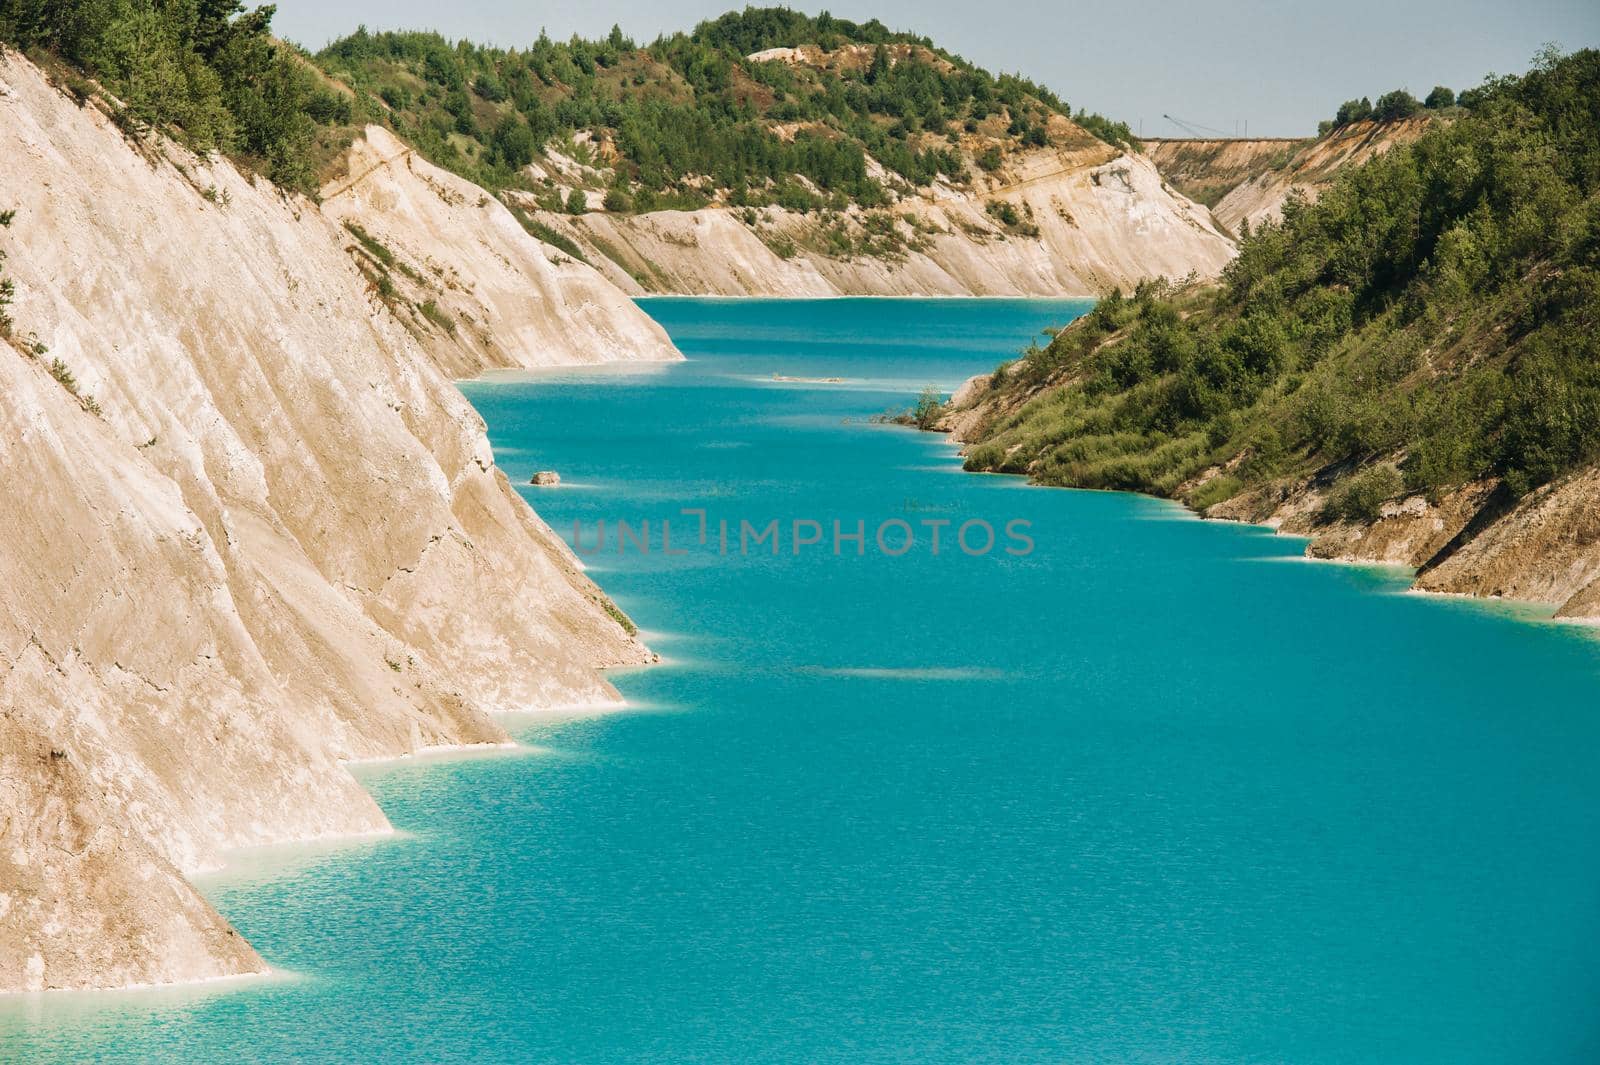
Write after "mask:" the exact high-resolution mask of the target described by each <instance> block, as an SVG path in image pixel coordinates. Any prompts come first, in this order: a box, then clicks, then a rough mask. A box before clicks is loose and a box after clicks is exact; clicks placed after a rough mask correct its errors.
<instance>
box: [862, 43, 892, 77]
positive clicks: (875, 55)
mask: <svg viewBox="0 0 1600 1065" xmlns="http://www.w3.org/2000/svg"><path fill="white" fill-rule="evenodd" d="M888 76H889V49H887V48H885V47H884V46H883V45H881V44H880V45H878V47H876V48H874V49H873V50H872V65H871V66H869V67H868V68H867V84H868V85H878V84H881V83H882V82H883V81H884V80H885V79H886V78H888Z"/></svg>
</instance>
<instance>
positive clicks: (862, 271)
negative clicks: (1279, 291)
mask: <svg viewBox="0 0 1600 1065" xmlns="http://www.w3.org/2000/svg"><path fill="white" fill-rule="evenodd" d="M1062 121H1064V120H1062ZM1073 128H1074V129H1075V128H1076V127H1073ZM1078 143H1079V144H1080V146H1079V147H1077V148H1075V149H1072V150H1066V149H1059V148H1044V149H1036V150H1032V151H1026V152H1016V153H1013V154H1010V155H1008V156H1006V157H1005V160H1004V162H1003V163H1002V165H1001V167H1000V168H999V169H998V170H997V171H995V172H994V173H984V172H983V171H982V170H981V169H980V168H978V167H973V178H972V181H971V184H970V185H969V186H966V187H956V186H952V185H949V184H946V183H943V182H940V183H938V184H936V185H935V186H934V187H933V188H932V189H930V190H928V191H926V192H924V193H922V194H914V195H905V196H902V197H900V198H899V199H898V200H897V201H896V202H894V203H893V204H891V205H889V206H887V207H883V208H874V209H863V208H860V207H851V208H849V209H847V210H842V211H830V212H816V211H813V212H809V213H804V214H802V213H797V212H794V211H788V210H784V209H782V208H779V207H762V208H739V207H733V206H716V207H709V208H705V209H703V210H698V211H658V212H653V213H649V214H638V215H627V214H610V213H606V212H600V211H594V212H590V213H587V214H584V215H581V216H577V217H574V216H570V215H564V214H556V213H553V212H543V213H540V212H538V211H537V204H536V201H535V199H534V197H532V196H528V195H525V194H518V193H514V192H513V193H508V194H507V195H508V196H510V197H512V198H513V200H514V202H518V203H520V204H521V205H522V206H523V207H524V208H526V209H527V210H529V211H530V212H532V213H534V215H535V217H537V219H538V221H539V222H541V223H542V224H544V225H547V226H549V227H551V228H552V229H555V230H557V231H558V232H560V233H562V234H564V235H566V236H567V237H569V238H570V239H571V240H572V241H573V242H574V243H575V244H576V245H577V246H578V247H579V248H581V249H582V252H583V255H584V257H585V258H586V259H587V260H588V261H589V262H590V263H593V264H594V265H595V266H596V267H597V268H598V269H600V270H601V271H602V272H603V273H605V275H606V276H607V277H608V278H610V279H611V280H612V281H613V282H615V283H616V284H617V285H618V286H619V287H620V288H622V289H623V290H625V291H627V292H630V293H634V294H642V293H674V294H684V295H723V296H835V295H886V296H1094V295H1100V294H1103V293H1106V292H1109V291H1111V290H1112V289H1113V288H1116V287H1118V286H1120V287H1122V288H1124V289H1129V288H1131V287H1132V286H1133V285H1134V284H1136V283H1137V282H1138V281H1139V280H1140V279H1142V278H1146V277H1151V276H1156V275H1161V276H1166V277H1172V278H1182V277H1185V276H1188V275H1190V274H1193V275H1195V276H1196V277H1197V278H1209V277H1214V276H1215V275H1216V274H1217V273H1218V272H1219V271H1220V270H1221V269H1222V267H1223V266H1224V265H1225V264H1226V263H1227V262H1228V260H1229V259H1230V258H1231V257H1232V255H1233V244H1232V242H1231V241H1230V240H1229V238H1228V237H1226V236H1224V235H1223V234H1222V233H1221V232H1219V230H1218V229H1217V227H1216V226H1215V225H1214V224H1213V222H1212V220H1211V218H1210V216H1209V214H1208V213H1207V212H1206V210H1205V209H1204V208H1203V207H1200V206H1198V205H1196V204H1194V203H1192V202H1190V201H1189V200H1187V199H1185V198H1184V197H1182V196H1180V195H1177V194H1175V193H1173V192H1172V191H1171V189H1170V188H1168V187H1167V186H1166V185H1165V184H1164V183H1163V181H1162V179H1161V175H1160V174H1159V173H1157V171H1156V168H1155V166H1154V165H1153V164H1152V163H1151V161H1150V160H1149V159H1147V158H1145V157H1144V156H1142V155H1139V154H1137V153H1124V152H1120V151H1118V150H1116V149H1114V148H1112V147H1110V146H1108V145H1105V144H1103V143H1101V142H1099V141H1094V140H1092V139H1091V138H1088V137H1086V136H1085V137H1083V138H1081V140H1080V141H1079V142H1078Z"/></svg>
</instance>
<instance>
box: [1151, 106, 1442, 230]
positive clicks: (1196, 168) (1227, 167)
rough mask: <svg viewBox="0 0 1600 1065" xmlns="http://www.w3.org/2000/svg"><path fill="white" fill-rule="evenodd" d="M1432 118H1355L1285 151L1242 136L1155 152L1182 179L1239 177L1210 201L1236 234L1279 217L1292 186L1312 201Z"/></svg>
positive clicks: (1413, 137)
mask: <svg viewBox="0 0 1600 1065" xmlns="http://www.w3.org/2000/svg"><path fill="white" fill-rule="evenodd" d="M1431 121H1433V119H1430V118H1428V117H1426V116H1420V117H1417V118H1408V119H1405V120H1403V121H1399V122H1386V123H1377V122H1356V123H1352V124H1351V125H1348V126H1345V127H1343V128H1341V129H1336V130H1334V131H1333V132H1332V133H1329V134H1328V135H1327V136H1325V137H1320V138H1318V139H1316V140H1310V141H1302V142H1300V144H1299V145H1298V146H1294V145H1289V146H1288V147H1289V148H1290V149H1291V150H1289V151H1287V152H1285V151H1284V150H1283V148H1284V147H1285V146H1284V144H1283V143H1282V142H1267V143H1269V144H1276V145H1278V147H1277V149H1275V150H1270V151H1269V150H1266V149H1265V148H1264V147H1263V146H1262V142H1260V141H1245V142H1231V143H1236V144H1238V147H1234V148H1230V149H1227V150H1222V151H1217V152H1216V153H1214V154H1211V155H1208V154H1207V153H1205V152H1201V151H1199V150H1197V149H1195V148H1192V147H1191V148H1189V149H1185V148H1183V147H1182V145H1184V144H1189V145H1194V144H1195V143H1196V142H1192V141H1191V142H1179V141H1171V142H1167V143H1168V144H1169V145H1174V147H1172V148H1162V149H1159V150H1158V151H1157V152H1156V153H1155V154H1156V155H1157V157H1158V163H1159V159H1160V157H1161V156H1162V155H1168V156H1170V157H1172V158H1170V160H1169V162H1168V163H1166V164H1165V166H1164V170H1163V172H1166V169H1165V167H1172V168H1173V174H1175V175H1180V176H1181V181H1182V182H1186V183H1191V184H1205V185H1206V186H1207V187H1208V188H1211V187H1214V186H1215V185H1222V184H1227V183H1228V182H1229V181H1231V180H1232V178H1233V177H1235V176H1239V177H1240V180H1238V181H1237V182H1234V183H1233V184H1232V185H1231V186H1230V187H1229V188H1228V189H1227V191H1226V192H1224V193H1223V194H1222V195H1221V196H1220V197H1218V198H1217V199H1216V200H1214V201H1213V202H1212V205H1211V213H1212V214H1213V215H1215V216H1216V220H1217V222H1218V223H1219V224H1220V225H1222V226H1223V227H1224V228H1225V229H1227V231H1228V232H1229V233H1236V232H1238V229H1239V225H1240V223H1242V222H1245V221H1248V222H1249V224H1250V225H1251V226H1252V227H1254V226H1259V225H1260V224H1261V223H1263V222H1268V221H1276V220H1277V219H1278V218H1280V217H1282V214H1283V204H1284V201H1285V200H1287V199H1288V198H1289V195H1290V194H1291V193H1293V192H1295V191H1299V192H1301V193H1303V194H1304V195H1305V196H1306V198H1307V199H1310V200H1315V199H1316V198H1317V195H1318V193H1319V192H1320V191H1321V190H1322V188H1323V187H1324V186H1325V185H1326V184H1327V183H1328V182H1329V181H1332V180H1333V177H1334V175H1335V174H1337V173H1338V172H1339V171H1341V170H1343V169H1344V168H1345V167H1349V166H1358V165H1360V164H1361V163H1364V162H1366V161H1367V160H1368V159H1371V158H1373V157H1374V156H1377V155H1381V154H1382V153H1383V152H1386V151H1388V150H1389V149H1390V148H1392V147H1394V146H1395V145H1397V144H1409V143H1410V142H1411V141H1414V140H1416V139H1417V138H1418V137H1419V136H1421V135H1422V132H1423V131H1424V130H1425V129H1427V128H1428V123H1429V122H1431ZM1201 143H1206V144H1216V143H1217V142H1201ZM1243 161H1248V165H1246V166H1244V167H1243V168H1241V167H1240V166H1239V164H1240V162H1243ZM1213 167H1214V169H1213ZM1171 180H1173V182H1174V184H1179V182H1180V177H1179V176H1174V177H1172V178H1171ZM1180 187H1181V185H1180ZM1208 195H1209V193H1208Z"/></svg>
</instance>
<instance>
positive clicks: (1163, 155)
mask: <svg viewBox="0 0 1600 1065" xmlns="http://www.w3.org/2000/svg"><path fill="white" fill-rule="evenodd" d="M1310 143H1311V138H1294V137H1263V138H1260V139H1257V140H1247V139H1244V138H1239V137H1233V138H1217V139H1214V140H1197V139H1178V138H1173V139H1158V140H1147V141H1143V142H1141V146H1142V147H1143V148H1144V154H1145V155H1147V156H1148V157H1149V158H1150V161H1151V162H1153V163H1155V164H1156V169H1157V170H1159V171H1161V176H1162V177H1164V178H1166V179H1167V181H1168V182H1169V183H1170V184H1171V185H1172V187H1173V188H1175V189H1177V190H1178V191H1179V192H1181V193H1183V194H1184V195H1185V196H1187V197H1189V198H1190V199H1191V200H1193V201H1195V202H1196V203H1199V204H1203V205H1204V206H1206V207H1215V206H1216V204H1217V201H1219V200H1221V199H1222V198H1223V197H1224V196H1226V195H1227V194H1228V193H1230V192H1232V191H1233V190H1234V189H1235V188H1237V187H1238V186H1239V185H1241V184H1243V183H1244V182H1246V181H1250V180H1251V179H1253V178H1255V177H1257V176H1259V175H1261V174H1263V173H1266V172H1267V171H1269V170H1274V169H1277V168H1279V167H1282V166H1284V165H1286V164H1287V163H1288V162H1289V160H1290V158H1291V157H1292V156H1293V155H1294V154H1295V152H1296V151H1298V150H1299V149H1301V148H1303V147H1304V146H1306V145H1307V144H1310Z"/></svg>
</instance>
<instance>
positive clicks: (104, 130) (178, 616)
mask: <svg viewBox="0 0 1600 1065" xmlns="http://www.w3.org/2000/svg"><path fill="white" fill-rule="evenodd" d="M0 205H4V206H5V207H6V208H14V209H15V210H16V217H15V221H14V223H13V224H12V225H11V227H10V228H9V229H5V230H0V241H3V242H4V246H5V248H6V250H7V252H8V253H9V257H8V259H7V261H6V273H7V277H8V278H10V279H11V280H13V281H14V283H15V286H16V299H15V303H14V305H13V307H12V308H11V314H12V315H13V317H14V318H15V324H14V326H13V328H12V332H11V337H10V340H9V341H0V389H3V390H4V393H5V395H6V397H7V399H6V403H5V404H4V405H0V751H3V754H0V916H3V918H4V919H3V921H0V991H15V990H32V989H42V988H72V987H110V986H122V985H127V984H134V983H149V982H166V981H175V980H188V979H197V978H204V977H215V976H222V975H229V974H238V973H248V972H259V971H261V970H262V969H263V968H264V966H263V963H262V961H261V959H260V958H259V957H257V956H256V954H255V952H254V951H253V950H252V949H251V948H250V947H249V945H248V944H246V943H244V942H243V940H242V939H241V938H240V937H238V936H237V935H236V934H234V933H233V931H232V930H231V929H230V928H228V926H227V924H226V922H225V921H224V920H223V919H222V918H220V917H219V916H218V915H217V914H216V913H215V912H214V911H213V910H212V909H211V907H210V906H209V905H208V904H207V903H206V902H205V900H204V899H203V898H201V897H200V896H199V895H198V894H197V893H195V892H194V890H193V889H192V888H191V887H190V886H189V884H188V883H187V881H186V880H184V878H183V877H184V874H188V873H192V872H195V871H198V870H206V869H211V868H215V867H216V866H217V865H218V864H219V863H220V861H221V854H222V852H223V851H224V850H225V849H226V848H229V847H236V846H245V845H251V844H261V843H270V842H277V841H284V840H297V839H308V838H313V837H319V836H334V835H345V834H352V833H371V832H382V831H386V830H387V828H388V826H387V822H386V821H385V818H384V816H383V814H382V812H381V811H380V810H379V809H378V808H377V806H376V805H375V804H374V803H373V802H372V800H371V799H370V798H369V797H368V796H367V795H366V794H365V792H364V791H363V790H362V789H361V788H360V787H359V786H358V785H357V784H356V783H355V781H354V779H353V778H352V777H351V776H350V775H349V773H348V772H347V771H346V770H345V769H344V768H343V766H342V765H341V763H342V762H343V761H344V760H347V759H357V758H378V757H392V756H398V755H403V754H406V753H409V752H414V751H418V750H421V749H424V748H427V747H430V746H435V745H444V744H464V743H500V742H504V741H505V740H506V735H505V733H504V731H503V730H502V729H501V728H500V727H499V726H498V725H497V724H496V723H495V722H494V721H493V720H492V719H491V718H490V716H489V714H491V713H492V712H494V711H498V710H508V709H519V708H528V707H542V706H551V705H555V704H564V703H575V702H594V701H599V700H608V699H610V698H613V697H614V693H613V692H612V691H611V689H610V688H609V686H608V685H607V684H606V683H605V681H604V680H603V679H601V678H600V677H599V676H598V674H597V673H596V671H595V670H596V667H602V666H607V665H613V664H620V663H634V662H641V661H644V660H645V659H646V658H647V657H648V652H646V650H645V649H644V648H643V647H642V646H640V645H639V644H638V643H637V641H636V640H634V639H633V638H632V637H630V636H629V635H628V634H627V633H626V632H624V631H623V629H622V628H621V627H619V625H618V623H617V622H616V621H614V620H613V619H612V618H611V616H609V614H608V613H607V611H606V609H605V602H604V597H603V594H602V593H601V592H599V590H598V589H597V588H595V587H594V585H593V584H592V583H590V582H589V581H588V580H587V579H586V578H585V577H584V576H583V575H582V574H581V572H580V571H579V567H578V566H577V564H576V561H575V559H574V558H573V557H572V556H571V555H570V553H568V552H567V550H566V549H565V547H564V545H562V544H561V542H560V540H559V539H558V538H557V537H556V536H555V535H554V534H553V533H552V532H551V531H550V530H549V529H548V528H547V527H546V526H545V525H544V524H543V523H542V522H541V521H540V520H539V519H538V518H537V516H535V515H534V514H533V512H532V511H530V510H529V509H528V507H527V506H526V504H525V503H524V502H523V501H522V500H521V499H520V498H519V497H518V496H517V495H516V493H515V492H514V491H513V490H512V489H511V487H510V485H509V484H508V482H507V481H506V478H505V477H504V475H503V474H502V473H501V472H500V471H499V470H498V469H496V468H495V466H494V465H493V461H492V456H491V453H490V449H489V446H488V442H487V440H486V438H485V436H484V427H483V424H482V421H481V420H480V419H479V418H478V417H477V415H476V413H475V412H473V411H472V409H471V408H470V406H469V405H468V404H467V403H466V401H465V400H464V399H463V398H462V397H461V396H460V395H459V393H458V392H457V391H456V390H455V389H454V388H453V387H452V385H451V384H450V381H449V379H448V378H447V376H446V373H458V372H476V370H478V369H480V368H482V367H484V366H492V365H515V364H528V363H533V362H560V361H579V360H593V359H595V358H597V357H609V358H664V357H671V356H672V355H673V354H674V353H673V352H672V351H671V348H670V345H667V344H666V343H665V341H664V338H662V337H661V336H660V334H659V332H658V331H656V330H655V329H654V327H653V326H651V325H648V324H647V323H646V321H645V320H644V319H643V316H642V315H638V312H637V311H636V309H634V308H631V307H630V306H628V305H627V304H626V301H621V302H620V304H613V305H612V308H613V309H617V308H618V307H620V308H622V309H623V314H622V316H621V318H619V320H620V321H622V323H623V324H622V325H621V326H616V327H614V328H612V329H611V331H609V332H606V331H603V330H600V329H599V328H586V327H585V326H584V323H585V322H586V321H593V320H595V319H593V318H591V319H585V317H584V313H583V312H582V308H583V307H586V306H588V305H589V304H590V303H597V302H598V301H599V300H600V299H601V298H602V297H601V296H598V295H595V294H596V293H601V294H603V293H604V291H605V290H604V288H603V287H601V286H603V282H602V281H600V280H599V279H598V278H596V277H594V275H592V274H587V273H585V272H584V271H580V270H576V269H574V270H566V271H558V270H556V269H555V268H551V270H550V271H548V272H545V271H543V270H541V269H540V267H539V265H538V263H536V262H534V261H533V252H532V251H530V250H529V249H527V248H525V247H524V248H521V249H520V250H519V249H518V248H517V241H516V240H515V239H510V238H503V237H500V236H498V235H497V236H496V239H500V240H502V241H503V242H502V244H501V245H500V248H501V250H502V251H503V252H504V253H505V254H506V255H507V257H508V258H511V257H512V253H513V252H515V253H516V254H517V256H518V257H516V258H513V260H512V264H511V265H510V266H506V267H505V268H504V269H503V270H502V272H501V273H500V274H498V275H497V277H496V279H495V280H496V283H497V284H501V285H503V286H508V285H511V284H513V282H514V278H515V277H516V270H518V269H521V270H524V271H526V273H525V275H524V276H526V277H527V278H528V279H529V280H528V283H527V284H526V285H525V287H524V299H525V300H526V301H528V302H530V303H532V302H537V301H554V300H559V299H562V298H563V297H571V298H572V299H573V300H575V303H574V302H568V303H567V304H565V305H563V306H562V309H561V310H558V311H554V312H546V311H542V310H530V309H525V308H524V309H520V310H519V309H518V308H517V307H515V306H511V305H509V304H508V302H507V300H506V297H505V295H504V292H503V291H501V290H496V291H494V292H493V293H492V295H489V296H485V295H484V292H485V290H487V289H488V288H489V285H488V282H486V281H482V280H479V279H476V278H475V279H473V284H472V285H471V287H468V286H463V289H465V295H463V296H462V299H463V300H465V299H467V298H473V299H478V300H480V301H481V303H480V305H481V306H482V307H484V308H485V311H483V312H479V313H481V315H482V318H481V320H482V322H484V323H487V324H488V327H489V328H490V329H491V330H492V332H493V336H492V339H491V340H489V341H485V342H483V343H481V344H478V343H473V344H468V343H465V342H463V343H461V344H460V345H458V346H457V347H455V348H451V347H450V346H448V345H445V344H442V343H431V344H426V345H425V344H424V343H419V341H418V340H417V339H416V337H414V336H413V331H414V330H416V323H415V322H407V321H406V320H405V313H406V311H405V308H403V307H396V306H395V305H394V303H393V301H392V298H390V297H389V296H387V295H386V294H385V293H384V292H383V291H381V286H380V285H378V284H377V283H375V281H374V275H373V273H372V272H371V271H370V270H367V271H366V272H364V271H363V267H362V264H360V263H359V262H358V261H357V257H356V256H355V255H353V254H352V252H351V251H350V250H348V249H349V247H350V244H351V234H350V233H349V232H348V231H347V230H345V229H344V228H343V227H341V226H340V225H339V224H337V223H336V222H335V221H334V220H333V219H332V218H330V217H329V216H327V215H325V214H324V213H322V212H321V211H319V210H318V208H317V207H316V206H314V205H313V204H311V203H310V202H309V201H306V200H303V199H297V198H288V197H285V196H284V195H283V194H282V193H280V192H279V191H277V190H276V189H273V188H271V187H269V186H267V185H266V184H265V183H263V182H262V181H260V180H259V179H251V178H247V177H245V176H243V175H241V174H240V173H239V172H238V171H237V170H236V169H234V167H232V166H231V165H229V164H227V163H225V162H219V161H214V160H212V161H208V160H204V159H200V158H196V157H194V156H192V155H190V154H188V153H186V152H184V151H183V150H182V149H180V148H177V147H175V146H174V145H173V144H171V143H170V142H166V141H162V140H159V139H155V138H151V139H147V140H144V141H141V142H138V143H137V144H135V143H132V142H130V141H129V140H128V139H126V138H125V137H124V135H123V134H122V133H121V132H119V130H118V129H117V128H116V127H115V125H114V124H113V123H112V122H111V121H110V120H109V119H108V118H107V117H106V116H105V115H104V114H103V113H102V112H101V111H100V110H99V109H97V106H96V105H95V104H94V103H92V102H91V103H90V104H88V105H85V106H78V105H75V104H74V102H72V101H71V100H70V99H69V98H68V97H67V96H65V95H63V94H62V93H60V92H58V91H57V90H56V89H55V88H53V87H52V86H51V85H50V84H49V83H48V82H47V80H46V79H45V77H44V76H43V75H42V74H41V73H40V72H39V71H38V70H37V69H36V68H35V67H33V66H32V65H31V64H30V63H28V62H26V61H25V60H23V59H21V58H20V57H18V56H17V55H15V54H14V53H6V54H4V55H0ZM362 217H367V218H374V217H375V216H373V215H363V216H362ZM487 218H488V221H487V222H486V223H485V224H484V226H483V227H482V228H483V229H487V230H491V231H495V229H494V227H495V226H496V221H495V217H494V215H493V212H488V214H487ZM375 224H376V222H375ZM392 232H393V238H394V240H395V242H396V243H397V244H403V245H405V246H407V247H409V246H411V244H410V242H411V240H412V236H411V235H410V234H408V233H406V232H405V230H404V227H403V226H402V225H401V224H399V223H396V224H395V227H394V229H393V231H392ZM495 232H496V233H497V234H498V231H495ZM427 239H431V234H429V236H428V238H427ZM459 239H460V240H462V241H469V240H472V239H476V238H475V236H474V231H473V230H472V229H471V227H467V232H466V234H465V235H462V236H460V238H459ZM457 247H458V248H463V249H470V248H471V245H469V244H461V245H457ZM535 250H537V247H535ZM461 254H463V255H467V254H472V252H470V251H468V250H463V251H461ZM541 254H542V253H541ZM440 265H441V266H443V267H444V269H445V270H446V271H447V272H448V271H449V269H451V267H452V266H453V265H454V264H451V263H449V262H448V261H445V262H441V263H440ZM552 286H553V287H552ZM574 294H576V295H574ZM575 308H576V309H575ZM491 310H492V311H493V313H492V314H491V313H488V312H489V311H491ZM628 311H631V312H632V313H633V315H635V316H637V317H636V318H635V319H634V320H633V321H632V322H631V323H628V322H627V321H626V318H627V314H626V312H628ZM519 314H520V315H521V316H522V317H521V318H520V319H519V318H517V315H519ZM555 317H562V318H565V319H567V320H568V321H569V323H571V322H576V323H578V324H576V325H569V328H568V329H567V330H565V331H562V332H552V334H551V337H552V338H553V339H552V340H551V342H550V343H549V345H548V346H542V345H541V344H540V343H539V342H538V339H537V337H536V335H535V333H536V331H537V329H538V327H539V323H542V322H544V321H547V320H550V319H552V318H555ZM507 323H512V324H509V325H508V324H507ZM511 337H514V338H515V342H514V343H513V342H511V340H510V339H508V338H511Z"/></svg>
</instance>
